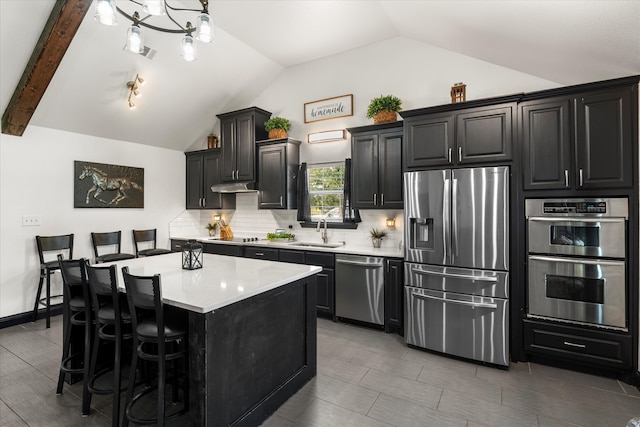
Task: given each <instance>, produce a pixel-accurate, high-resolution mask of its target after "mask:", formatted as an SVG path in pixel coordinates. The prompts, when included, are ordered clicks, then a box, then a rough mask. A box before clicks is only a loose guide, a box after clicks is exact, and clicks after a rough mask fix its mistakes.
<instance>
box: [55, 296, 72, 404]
mask: <svg viewBox="0 0 640 427" xmlns="http://www.w3.org/2000/svg"><path fill="white" fill-rule="evenodd" d="M65 296H66V295H65ZM62 316H63V318H64V321H63V322H64V323H63V324H62V330H63V336H64V339H63V341H62V342H63V343H62V360H61V361H60V374H58V387H57V388H56V394H62V386H63V385H64V376H65V372H64V370H63V369H62V364H63V363H64V361H65V359H66V358H67V357H69V347H70V346H71V322H70V320H69V319H70V317H69V316H71V313H69V310H68V309H67V306H66V304H65V307H64V313H63V314H62Z"/></svg>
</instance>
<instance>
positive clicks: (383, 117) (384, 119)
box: [373, 110, 398, 124]
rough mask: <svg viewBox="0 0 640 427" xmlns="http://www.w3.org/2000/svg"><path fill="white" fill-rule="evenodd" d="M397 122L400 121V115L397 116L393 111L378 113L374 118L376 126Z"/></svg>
mask: <svg viewBox="0 0 640 427" xmlns="http://www.w3.org/2000/svg"><path fill="white" fill-rule="evenodd" d="M397 120H398V115H397V114H396V112H395V111H391V110H382V111H378V112H377V113H376V114H375V115H374V116H373V123H375V124H380V123H389V122H395V121H397Z"/></svg>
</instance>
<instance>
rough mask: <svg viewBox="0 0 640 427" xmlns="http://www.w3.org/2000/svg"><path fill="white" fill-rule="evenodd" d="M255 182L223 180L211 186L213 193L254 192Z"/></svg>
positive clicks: (255, 190)
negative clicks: (223, 181)
mask: <svg viewBox="0 0 640 427" xmlns="http://www.w3.org/2000/svg"><path fill="white" fill-rule="evenodd" d="M255 187H256V183H255V182H253V181H250V182H225V183H221V184H216V185H212V186H211V191H213V192H214V193H255V192H257V191H258V190H257V189H256V188H255Z"/></svg>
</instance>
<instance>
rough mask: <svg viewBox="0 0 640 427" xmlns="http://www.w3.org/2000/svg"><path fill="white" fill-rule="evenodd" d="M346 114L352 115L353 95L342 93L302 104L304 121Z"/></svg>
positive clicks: (327, 118)
mask: <svg viewBox="0 0 640 427" xmlns="http://www.w3.org/2000/svg"><path fill="white" fill-rule="evenodd" d="M347 116H353V95H342V96H337V97H335V98H327V99H321V100H319V101H313V102H307V103H305V104H304V122H305V123H310V122H318V121H320V120H329V119H335V118H338V117H347Z"/></svg>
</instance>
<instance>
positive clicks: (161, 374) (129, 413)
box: [122, 267, 189, 426]
mask: <svg viewBox="0 0 640 427" xmlns="http://www.w3.org/2000/svg"><path fill="white" fill-rule="evenodd" d="M122 277H123V278H124V284H125V288H126V290H127V300H128V302H129V311H130V312H131V323H132V328H133V348H134V351H133V355H132V357H131V367H130V374H129V386H128V387H127V398H126V401H127V406H126V409H125V418H124V420H123V423H122V425H123V426H127V425H128V424H129V421H131V422H133V423H136V424H155V425H158V426H164V424H165V421H167V420H170V419H173V418H175V417H177V416H180V415H182V414H184V413H186V412H187V411H188V410H189V406H188V403H189V394H188V393H189V382H188V378H185V377H186V373H185V375H182V377H183V378H182V379H183V381H182V382H183V401H184V403H183V405H182V409H180V410H179V411H177V412H175V413H173V414H170V415H168V416H166V417H165V384H166V381H167V379H168V378H169V376H168V375H167V374H168V369H169V366H168V364H167V362H173V363H171V365H173V369H172V370H173V376H172V378H171V379H173V389H172V390H173V393H172V397H173V401H174V402H177V398H178V380H179V377H178V372H177V366H176V364H177V363H176V362H177V361H178V359H183V362H185V363H184V365H185V367H186V362H187V355H188V346H187V318H186V316H181V314H185V313H177V312H176V313H171V315H167V316H165V307H164V305H163V304H162V295H161V290H160V275H159V274H156V275H154V276H134V275H131V274H129V269H128V268H127V267H123V268H122ZM168 308H170V307H168ZM138 359H142V360H143V361H148V362H154V363H157V364H158V381H157V384H155V385H153V386H150V385H146V386H145V387H144V389H143V390H142V391H141V392H139V393H138V394H137V395H136V396H135V397H134V396H133V392H134V387H135V378H136V371H137V365H138ZM154 390H157V406H156V418H154V419H151V418H140V417H138V416H136V415H134V414H133V408H134V405H135V404H136V402H137V401H138V400H139V399H141V398H142V397H144V396H146V395H147V394H149V393H151V392H152V391H154Z"/></svg>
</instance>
